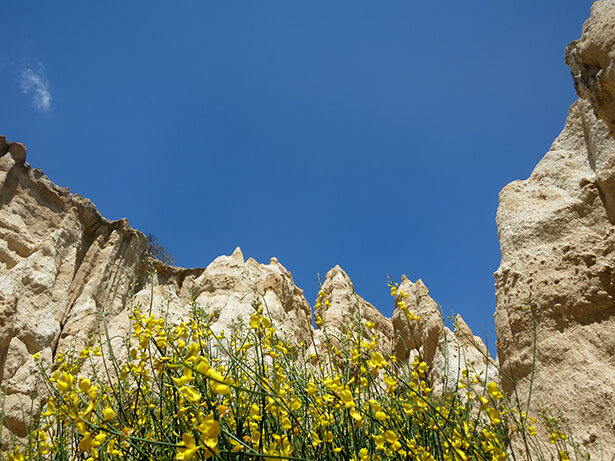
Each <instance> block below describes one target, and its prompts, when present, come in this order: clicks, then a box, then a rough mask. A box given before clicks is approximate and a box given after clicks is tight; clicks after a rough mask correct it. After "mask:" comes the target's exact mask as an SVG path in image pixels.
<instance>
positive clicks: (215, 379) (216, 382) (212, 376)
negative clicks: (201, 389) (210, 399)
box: [206, 368, 231, 395]
mask: <svg viewBox="0 0 615 461" xmlns="http://www.w3.org/2000/svg"><path fill="white" fill-rule="evenodd" d="M206 374H207V377H209V387H210V388H211V390H212V392H213V393H214V394H222V395H229V394H230V393H231V392H230V391H229V388H228V386H227V385H226V384H224V377H223V376H222V374H220V373H219V372H217V371H216V370H214V369H213V368H210V369H209V370H207V373H206Z"/></svg>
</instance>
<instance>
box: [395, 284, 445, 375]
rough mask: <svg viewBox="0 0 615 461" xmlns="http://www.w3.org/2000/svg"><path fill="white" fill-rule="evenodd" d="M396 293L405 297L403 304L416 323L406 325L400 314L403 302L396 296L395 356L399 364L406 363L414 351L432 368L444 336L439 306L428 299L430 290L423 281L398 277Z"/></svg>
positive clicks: (403, 315)
mask: <svg viewBox="0 0 615 461" xmlns="http://www.w3.org/2000/svg"><path fill="white" fill-rule="evenodd" d="M399 292H400V293H401V292H403V293H405V294H406V295H407V297H405V298H403V302H404V303H405V304H406V307H407V309H408V311H409V312H411V313H412V314H414V315H416V316H418V317H419V320H418V321H415V322H412V323H410V322H409V321H408V319H407V318H406V315H405V314H404V312H403V310H402V309H400V308H399V303H400V302H401V301H402V298H401V296H397V297H396V299H395V310H394V311H393V330H394V338H395V346H394V347H395V354H396V355H397V358H398V359H399V360H406V359H407V358H408V357H409V356H410V354H411V352H412V351H413V350H417V351H420V352H421V354H422V355H423V357H424V360H425V362H427V364H428V365H430V366H431V365H432V363H433V358H434V356H435V354H436V350H437V349H438V344H439V342H440V340H441V338H442V337H443V334H444V323H443V321H442V316H441V315H440V309H439V307H438V303H437V302H435V301H434V300H433V299H432V298H431V296H429V290H428V289H427V287H426V286H425V284H424V283H423V281H422V280H417V281H416V282H415V283H413V282H412V281H410V279H408V278H407V277H406V276H405V275H402V277H401V283H400V284H399ZM411 325H412V328H411Z"/></svg>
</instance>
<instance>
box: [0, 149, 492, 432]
mask: <svg viewBox="0 0 615 461" xmlns="http://www.w3.org/2000/svg"><path fill="white" fill-rule="evenodd" d="M400 289H403V290H405V291H406V293H408V296H409V297H408V298H407V299H406V303H407V306H408V308H409V309H411V310H412V311H413V312H414V314H417V315H419V316H420V317H421V319H420V320H419V321H418V322H416V323H415V325H414V328H415V329H416V331H415V333H416V336H415V337H416V338H418V341H419V342H418V343H417V344H414V342H412V341H411V333H410V329H409V327H408V323H407V320H406V318H405V316H401V315H400V310H399V308H397V309H396V311H395V313H394V315H393V319H388V318H386V317H384V316H383V315H382V314H381V313H380V312H379V311H378V309H376V308H375V307H374V306H372V305H371V304H370V303H368V302H367V301H365V300H364V299H363V298H361V297H360V296H359V295H358V294H357V293H356V292H355V289H354V285H353V284H352V281H351V280H350V278H349V277H348V275H347V274H346V273H345V272H344V271H343V270H342V269H341V268H340V267H339V266H336V267H334V268H333V269H331V270H330V271H329V272H328V273H327V276H326V278H325V281H324V284H323V286H322V290H321V291H322V293H323V298H322V303H321V304H320V305H318V304H317V307H316V310H315V315H316V316H317V317H319V316H321V317H322V318H323V319H324V323H323V325H322V327H323V328H324V327H325V326H326V328H327V329H328V331H329V332H331V333H333V334H334V335H338V334H341V335H343V334H345V333H346V332H347V331H348V328H353V327H352V325H356V324H357V323H356V322H357V321H359V323H360V324H363V325H366V324H367V322H371V323H373V324H374V325H373V327H372V328H371V329H369V331H367V329H366V330H365V331H364V338H365V339H366V341H368V342H371V340H372V335H374V336H375V338H376V339H377V343H378V346H377V347H378V350H380V351H381V352H382V353H383V354H386V355H387V356H388V355H390V354H392V353H393V352H397V355H398V357H399V358H400V360H404V359H406V358H408V357H409V350H413V349H416V350H417V351H420V353H421V354H422V355H423V356H424V358H425V360H426V361H427V362H428V364H429V365H430V366H432V365H433V366H434V367H439V368H438V369H437V370H432V378H433V379H434V380H435V382H437V383H440V384H439V386H440V388H442V383H444V382H445V381H446V376H447V373H448V370H449V369H452V368H453V367H457V369H459V367H458V366H457V363H458V360H457V359H458V358H459V357H467V356H469V355H471V354H472V352H470V348H469V347H468V346H469V343H464V342H463V341H461V340H460V339H459V338H460V336H459V335H458V336H459V337H455V336H454V335H453V334H452V333H451V332H450V330H448V329H447V328H445V327H444V326H443V322H442V318H441V317H440V312H439V309H438V305H437V303H436V302H435V301H433V300H432V299H431V297H430V296H429V292H428V290H427V288H426V287H425V285H424V284H423V282H421V281H418V282H416V283H412V282H410V280H408V279H407V278H405V277H404V278H403V280H402V283H401V286H400ZM325 300H326V301H327V303H325V302H324V301H325ZM259 306H263V308H264V309H265V313H266V314H267V315H268V316H269V317H270V318H271V320H272V322H273V323H274V325H275V326H276V328H277V330H278V332H279V333H281V334H282V335H284V336H286V337H287V338H288V339H290V340H291V341H295V342H297V343H300V342H305V343H306V344H309V343H310V341H311V340H312V338H314V339H315V345H316V347H318V346H319V345H320V346H322V345H323V330H322V329H316V331H314V329H313V327H312V310H311V307H310V305H309V304H308V302H307V301H306V299H305V297H304V296H303V291H302V290H301V289H299V288H298V287H297V286H296V285H295V284H294V282H293V279H292V276H291V274H290V273H289V272H288V271H287V270H286V269H285V268H284V267H283V266H282V265H281V264H280V263H279V262H278V261H277V259H276V258H272V259H271V261H270V263H269V264H260V263H258V262H256V261H255V260H254V259H251V258H250V259H248V260H247V261H246V260H245V259H244V256H243V254H242V252H241V250H240V249H239V248H237V249H236V250H235V251H234V252H233V254H232V255H230V256H220V257H218V258H216V259H215V260H214V261H213V262H212V263H211V264H210V265H209V266H207V268H205V269H202V268H195V269H183V268H179V267H174V266H169V265H167V264H164V263H162V262H160V261H156V260H152V259H151V258H149V257H148V248H147V241H146V238H145V236H144V235H143V234H142V233H141V232H139V231H137V230H134V229H132V228H131V227H130V226H129V224H128V221H127V220H125V219H121V220H119V221H109V220H107V219H105V218H103V217H102V216H101V215H100V214H99V212H98V210H97V209H96V208H95V207H94V205H93V204H92V202H90V201H89V200H87V199H85V198H83V197H80V196H79V195H75V194H71V193H70V192H69V191H68V189H64V188H61V187H58V186H56V185H55V184H53V183H52V182H51V181H50V180H49V179H48V178H47V177H46V176H45V175H44V174H43V173H42V172H41V171H40V170H37V169H33V168H31V167H30V165H29V164H28V163H26V149H25V147H24V146H23V145H21V144H19V143H9V142H7V141H6V139H5V138H4V137H0V385H2V386H6V398H5V401H4V410H5V421H4V424H5V425H6V427H7V428H8V429H9V431H10V432H11V433H13V434H15V435H16V436H18V437H23V436H24V435H25V434H26V432H27V425H28V418H27V415H28V414H29V413H30V412H31V411H32V409H34V410H36V407H37V405H38V403H39V402H40V401H41V399H42V400H44V399H45V387H44V386H43V385H42V383H41V380H40V378H39V373H38V371H37V370H38V369H37V365H36V363H35V361H34V359H33V358H32V355H33V354H40V360H41V361H42V363H43V365H47V364H50V363H53V362H54V360H55V358H56V356H57V355H58V353H60V352H63V351H67V350H79V349H81V348H82V347H83V346H85V345H86V344H89V343H90V342H91V339H90V338H91V337H99V335H101V334H102V332H103V325H106V326H107V328H108V331H109V337H110V338H112V339H111V344H112V346H113V347H114V350H115V351H117V354H116V355H117V356H118V358H120V359H121V358H122V353H125V348H124V345H123V338H124V337H125V335H126V334H127V333H128V332H129V329H130V319H129V316H130V312H131V309H133V308H135V307H140V309H141V310H142V311H144V312H151V313H153V314H155V315H163V316H165V317H166V318H167V320H168V321H170V322H174V323H176V322H179V319H180V318H181V317H182V316H185V315H187V314H188V313H189V312H190V310H191V309H193V308H195V307H198V308H200V309H203V310H204V311H205V312H206V313H208V314H209V315H211V319H212V323H211V326H212V329H213V330H214V332H216V333H221V332H222V331H223V330H226V331H229V332H230V330H231V329H232V328H234V327H235V325H236V324H237V323H238V322H243V323H244V324H247V323H248V321H249V319H250V315H251V314H252V313H254V312H255V309H257V308H259ZM325 306H327V307H328V308H327V309H326V310H325ZM398 307H399V306H398ZM463 325H465V324H463ZM464 328H466V329H467V330H468V331H469V329H468V328H467V326H465V327H464ZM466 335H468V337H470V336H471V337H473V335H471V332H470V333H469V334H468V333H467V332H466ZM478 342H480V340H478ZM480 344H482V343H480ZM482 347H483V348H484V345H483V346H482ZM471 348H472V349H476V348H475V347H474V346H472V347H471ZM121 351H124V352H121ZM479 355H480V356H481V357H482V355H481V354H479ZM472 357H474V356H472ZM481 360H482V359H481ZM478 362H480V360H474V362H472V363H478ZM481 363H482V362H481ZM481 366H482V365H481Z"/></svg>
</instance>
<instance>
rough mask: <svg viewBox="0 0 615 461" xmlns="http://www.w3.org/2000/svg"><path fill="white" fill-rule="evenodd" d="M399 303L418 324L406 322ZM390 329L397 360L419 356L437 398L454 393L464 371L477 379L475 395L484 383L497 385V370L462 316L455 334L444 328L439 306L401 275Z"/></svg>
mask: <svg viewBox="0 0 615 461" xmlns="http://www.w3.org/2000/svg"><path fill="white" fill-rule="evenodd" d="M402 293H403V295H402ZM402 301H403V302H404V303H405V305H406V308H407V311H408V312H410V313H411V314H413V315H415V316H418V317H419V319H418V320H412V321H409V319H408V317H406V314H405V313H404V310H403V309H401V307H400V302H402ZM393 329H394V341H395V342H394V350H395V354H396V356H397V358H399V359H400V360H401V361H406V360H409V361H412V360H414V357H415V356H420V357H421V358H422V359H423V360H424V361H425V362H426V363H427V365H428V367H429V370H430V372H429V378H430V382H431V386H432V388H433V389H434V392H435V393H436V394H441V393H442V392H444V391H445V390H448V391H451V390H455V389H456V387H457V383H458V382H459V380H460V378H461V377H462V371H463V370H468V372H469V373H470V374H471V375H477V376H478V377H479V378H480V380H481V383H476V385H475V386H473V389H474V392H475V393H479V394H483V387H484V384H485V383H486V382H489V381H495V382H499V377H498V371H497V367H496V366H495V362H494V361H493V359H492V358H491V356H490V355H489V351H488V350H487V348H486V347H485V344H484V343H483V341H482V340H481V339H480V338H479V337H478V336H475V335H474V334H473V333H472V330H471V329H470V327H468V325H467V324H466V323H465V322H464V320H463V319H462V318H461V316H457V319H456V321H455V333H453V332H451V330H450V329H449V328H447V327H446V326H444V321H443V319H442V315H441V313H440V308H439V306H438V303H437V302H436V301H434V300H433V299H432V298H431V296H430V295H429V290H428V289H427V287H426V286H425V284H424V283H423V281H422V280H417V281H416V282H414V283H413V282H412V281H411V280H410V279H408V278H407V277H406V276H405V275H402V279H401V283H400V284H399V287H398V296H397V297H396V299H395V310H394V311H393ZM464 394H465V391H464Z"/></svg>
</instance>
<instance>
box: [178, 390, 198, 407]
mask: <svg viewBox="0 0 615 461" xmlns="http://www.w3.org/2000/svg"><path fill="white" fill-rule="evenodd" d="M179 392H181V394H182V395H183V396H184V397H185V398H187V399H188V400H189V401H190V402H192V403H199V402H200V401H201V394H200V393H199V392H198V391H196V390H195V389H193V388H192V387H190V386H182V387H180V388H179Z"/></svg>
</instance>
